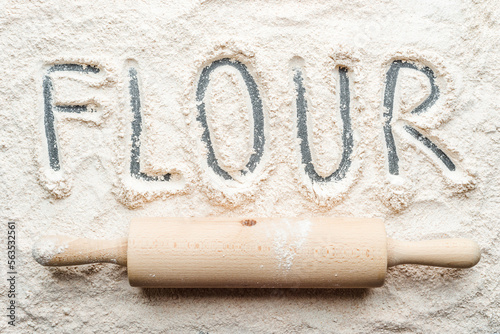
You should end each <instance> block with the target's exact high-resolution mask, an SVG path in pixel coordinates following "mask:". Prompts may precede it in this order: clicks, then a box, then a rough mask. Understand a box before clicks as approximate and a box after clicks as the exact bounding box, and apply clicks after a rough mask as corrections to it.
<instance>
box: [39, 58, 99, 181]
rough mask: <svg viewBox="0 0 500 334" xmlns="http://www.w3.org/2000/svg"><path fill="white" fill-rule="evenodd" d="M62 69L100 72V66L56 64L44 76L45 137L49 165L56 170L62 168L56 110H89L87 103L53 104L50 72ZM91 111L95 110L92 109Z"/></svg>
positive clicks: (78, 112) (77, 111)
mask: <svg viewBox="0 0 500 334" xmlns="http://www.w3.org/2000/svg"><path fill="white" fill-rule="evenodd" d="M61 71H73V72H81V73H99V72H100V70H99V68H97V67H95V66H90V65H80V64H55V65H52V66H51V67H50V68H49V69H48V70H47V72H46V73H45V75H44V76H43V83H42V84H43V107H44V126H45V137H46V138H47V147H48V153H49V165H50V168H52V169H53V170H54V171H58V170H60V169H61V163H60V159H59V147H58V144H57V135H56V131H55V118H54V111H60V112H70V113H77V114H80V113H82V112H87V111H89V110H88V108H87V105H67V106H61V105H59V106H58V105H54V104H53V98H52V95H53V90H54V88H53V85H52V78H51V77H50V73H52V72H61ZM90 111H91V112H94V111H95V110H93V109H90Z"/></svg>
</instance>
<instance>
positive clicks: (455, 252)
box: [387, 238, 481, 268]
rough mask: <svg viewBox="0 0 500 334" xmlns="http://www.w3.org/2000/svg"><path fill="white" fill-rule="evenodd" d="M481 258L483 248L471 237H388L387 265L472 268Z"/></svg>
mask: <svg viewBox="0 0 500 334" xmlns="http://www.w3.org/2000/svg"><path fill="white" fill-rule="evenodd" d="M480 259H481V250H480V249H479V246H478V244H477V243H476V242H474V241H472V240H469V239H441V240H425V241H399V240H394V239H390V238H387V267H393V266H397V265H399V264H422V265H426V266H436V267H447V268H470V267H473V266H475V265H476V264H477V263H478V262H479V260H480Z"/></svg>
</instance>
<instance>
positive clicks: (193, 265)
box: [33, 218, 481, 288]
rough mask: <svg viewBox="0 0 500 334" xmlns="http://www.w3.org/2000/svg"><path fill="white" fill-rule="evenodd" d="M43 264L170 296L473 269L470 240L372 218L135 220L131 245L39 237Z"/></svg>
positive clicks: (359, 283) (376, 281)
mask: <svg viewBox="0 0 500 334" xmlns="http://www.w3.org/2000/svg"><path fill="white" fill-rule="evenodd" d="M33 256H34V258H35V259H36V260H37V261H38V262H39V263H40V264H42V265H44V266H72V265H80V264H88V263H97V262H109V263H115V264H119V265H122V266H127V267H128V278H129V282H130V285H132V286H139V287H169V288H199V287H205V288H206V287H210V288H247V287H254V288H271V287H273V288H361V287H378V286H381V285H383V283H384V279H385V276H386V271H387V267H392V266H396V265H398V264H405V263H412V264H423V265H429V266H439V267H449V268H469V267H472V266H474V265H475V264H476V263H478V261H479V259H480V257H481V254H480V250H479V247H478V245H477V244H476V243H475V242H474V241H472V240H468V239H442V240H428V241H417V242H407V241H397V240H393V239H390V238H387V237H386V233H385V227H384V223H383V221H382V220H380V219H368V218H307V219H300V218H256V219H238V218H202V219H199V218H138V219H134V220H133V221H132V223H131V225H130V231H129V236H128V238H121V239H116V240H89V239H77V238H72V237H68V236H46V237H42V238H41V239H40V240H39V241H38V242H37V243H36V244H35V245H34V247H33Z"/></svg>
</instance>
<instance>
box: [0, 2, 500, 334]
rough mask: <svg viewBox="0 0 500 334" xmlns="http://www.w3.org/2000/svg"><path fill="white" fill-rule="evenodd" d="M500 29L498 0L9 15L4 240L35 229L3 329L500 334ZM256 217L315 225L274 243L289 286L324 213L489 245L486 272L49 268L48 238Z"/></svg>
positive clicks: (3, 38) (205, 5)
mask: <svg viewBox="0 0 500 334" xmlns="http://www.w3.org/2000/svg"><path fill="white" fill-rule="evenodd" d="M499 22H500V10H499V6H498V3H497V2H495V1H492V0H486V1H480V2H478V1H476V2H471V1H463V0H449V1H437V2H436V1H420V2H415V3H413V2H407V1H397V0H395V1H368V0H360V1H335V2H332V1H308V2H306V3H299V2H297V1H288V0H278V1H272V2H270V1H251V2H248V1H240V0H236V1H229V2H226V1H216V0H214V1H200V0H193V1H168V2H162V1H102V0H94V1H91V2H90V1H80V2H78V3H72V2H67V1H60V0H53V1H43V2H38V1H37V2H25V1H8V2H7V1H5V2H2V4H1V11H0V50H2V51H1V53H0V62H1V64H2V67H1V68H0V74H1V75H0V78H1V79H0V92H1V96H2V98H1V99H0V119H1V125H0V161H1V163H0V178H1V182H0V203H1V207H2V210H0V217H1V224H2V225H1V226H2V228H1V229H0V232H1V234H0V240H5V243H4V244H5V245H6V243H7V242H6V240H7V223H8V222H9V221H11V222H15V223H16V238H17V239H16V245H17V250H16V266H17V267H16V270H17V276H16V277H17V280H16V286H15V287H16V296H15V303H16V310H15V313H16V317H17V318H16V326H15V327H13V326H11V325H9V324H8V318H7V317H2V319H1V321H0V332H2V333H74V332H78V333H98V332H99V333H325V332H327V333H370V332H373V333H446V332H453V333H497V332H500V311H499V310H500V289H499V277H500V264H499V261H498V258H499V256H500V248H499V246H498V245H499V244H500V228H499V220H500V210H499V204H500V196H499V194H500V177H499V175H500V167H499V166H500V103H499V102H500V101H499V99H498V92H499V91H500V81H499V80H498V78H499V77H500V65H499V64H500V61H499V56H498V55H499V53H500V50H499V48H500V42H499V36H500V23H499ZM246 215H251V216H252V217H299V218H301V219H302V218H304V220H303V221H302V223H301V224H294V225H293V226H287V224H286V223H283V226H282V232H283V233H279V235H276V236H275V239H274V240H275V243H274V245H273V246H274V247H275V251H276V255H277V260H276V261H281V262H280V263H281V266H282V268H288V267H290V266H292V265H293V257H294V253H293V252H292V251H291V249H296V248H300V247H301V240H303V237H304V236H307V233H308V229H309V227H310V226H309V225H308V221H307V220H306V219H305V217H314V216H327V217H333V216H351V217H380V218H383V219H384V220H385V222H386V229H387V233H388V236H389V237H392V238H395V239H400V240H422V239H434V238H445V237H446V238H470V239H473V240H475V241H477V242H478V244H479V245H480V247H481V249H482V259H481V261H480V262H479V264H478V265H477V266H476V267H474V268H472V269H469V270H458V269H443V268H430V267H423V266H411V265H404V266H400V267H395V268H391V269H389V271H388V274H387V279H386V283H385V285H384V286H383V287H381V288H377V289H346V290H335V289H331V290H330V289H327V290H311V289H304V290H301V289H289V290H287V289H222V290H217V289H139V288H132V287H130V286H129V285H128V283H127V277H126V268H122V267H119V266H115V265H112V264H95V265H87V266H78V267H68V268H46V267H42V266H40V265H39V264H38V263H36V261H35V260H34V259H33V257H32V251H31V249H32V247H33V245H34V244H35V243H36V241H37V240H38V238H39V237H40V236H41V235H45V234H64V235H72V236H77V237H82V238H94V239H99V238H102V239H111V238H119V237H124V236H126V235H127V232H128V224H129V222H130V220H131V218H133V217H138V216H148V217H154V216H159V217H161V216H163V217H205V216H238V217H242V216H243V217H244V216H246ZM2 249H3V250H2V251H1V252H0V260H1V261H0V268H1V271H0V272H1V273H3V274H2V279H1V280H0V282H1V283H0V289H1V291H2V293H1V296H2V297H1V298H0V306H1V307H2V308H3V309H4V313H5V308H6V307H7V306H8V303H9V300H12V298H11V297H8V294H7V293H6V291H8V289H9V286H8V281H7V280H6V278H8V277H6V276H7V275H8V274H7V251H6V247H3V248H2ZM38 250H39V251H40V252H41V253H36V254H35V256H36V257H37V258H38V259H39V260H41V261H42V262H43V261H44V259H45V260H48V259H49V258H50V257H51V256H53V255H54V254H57V253H58V252H59V251H60V250H59V249H50V248H48V249H44V248H39V249H38ZM333 274H334V273H332V275H333Z"/></svg>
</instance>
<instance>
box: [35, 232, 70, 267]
mask: <svg viewBox="0 0 500 334" xmlns="http://www.w3.org/2000/svg"><path fill="white" fill-rule="evenodd" d="M67 248H68V245H67V244H61V242H60V240H59V238H57V237H53V238H50V237H44V238H41V239H40V240H38V241H37V242H36V243H35V245H34V246H33V252H32V255H33V258H34V259H35V260H36V261H37V262H38V263H40V264H42V265H46V264H48V263H50V261H52V259H53V258H54V256H56V255H58V254H61V253H62V252H64V250H65V249H67Z"/></svg>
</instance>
